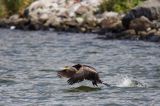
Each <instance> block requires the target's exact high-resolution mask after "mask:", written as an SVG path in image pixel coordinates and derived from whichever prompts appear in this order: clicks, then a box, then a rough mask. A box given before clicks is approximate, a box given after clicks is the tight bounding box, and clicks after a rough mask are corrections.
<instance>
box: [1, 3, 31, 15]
mask: <svg viewBox="0 0 160 106" xmlns="http://www.w3.org/2000/svg"><path fill="white" fill-rule="evenodd" d="M33 1H34V0H0V17H5V16H6V14H7V16H10V15H12V14H17V13H18V14H22V13H23V11H24V9H25V8H26V7H27V6H28V5H29V4H30V3H31V2H33ZM4 13H5V15H4Z"/></svg>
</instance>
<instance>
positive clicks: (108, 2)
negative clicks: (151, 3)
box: [0, 0, 145, 18]
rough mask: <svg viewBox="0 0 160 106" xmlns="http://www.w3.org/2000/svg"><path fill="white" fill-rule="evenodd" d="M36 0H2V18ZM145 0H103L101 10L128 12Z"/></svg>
mask: <svg viewBox="0 0 160 106" xmlns="http://www.w3.org/2000/svg"><path fill="white" fill-rule="evenodd" d="M33 1H35V0H0V18H1V17H7V16H10V15H12V14H16V13H19V14H20V15H21V14H22V13H23V11H24V9H25V8H26V7H27V6H28V5H29V4H30V3H32V2H33ZM142 1H145V0H103V2H102V3H101V5H99V10H100V12H101V13H102V12H104V11H115V12H119V13H123V12H127V11H128V10H130V9H132V8H134V7H135V6H137V5H138V4H139V3H141V2H142Z"/></svg>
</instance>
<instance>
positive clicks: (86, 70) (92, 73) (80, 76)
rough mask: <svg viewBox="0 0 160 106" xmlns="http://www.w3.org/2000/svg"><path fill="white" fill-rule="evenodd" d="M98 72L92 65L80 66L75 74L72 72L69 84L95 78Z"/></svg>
mask: <svg viewBox="0 0 160 106" xmlns="http://www.w3.org/2000/svg"><path fill="white" fill-rule="evenodd" d="M97 77H98V74H97V72H96V70H95V69H94V68H92V67H88V66H86V65H84V66H82V68H80V69H79V70H78V71H77V72H76V74H74V75H73V76H72V77H71V78H70V79H69V80H68V83H69V84H70V85H73V84H74V83H79V82H81V81H83V80H85V79H86V80H93V79H94V78H97Z"/></svg>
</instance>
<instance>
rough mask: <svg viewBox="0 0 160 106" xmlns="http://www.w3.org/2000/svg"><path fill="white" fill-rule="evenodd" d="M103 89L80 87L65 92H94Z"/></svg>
mask: <svg viewBox="0 0 160 106" xmlns="http://www.w3.org/2000/svg"><path fill="white" fill-rule="evenodd" d="M99 90H101V88H98V87H89V86H79V87H76V88H70V89H64V92H93V91H99Z"/></svg>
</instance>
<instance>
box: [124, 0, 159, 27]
mask: <svg viewBox="0 0 160 106" xmlns="http://www.w3.org/2000/svg"><path fill="white" fill-rule="evenodd" d="M141 16H145V17H146V18H148V19H149V20H151V21H152V20H159V19H160V0H147V1H145V2H144V3H142V4H141V5H140V6H137V7H136V8H134V9H132V10H130V11H129V12H128V13H127V14H126V15H125V16H124V17H123V19H122V23H123V25H124V27H125V28H128V27H129V24H130V22H131V20H133V19H135V18H139V17H141Z"/></svg>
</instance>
